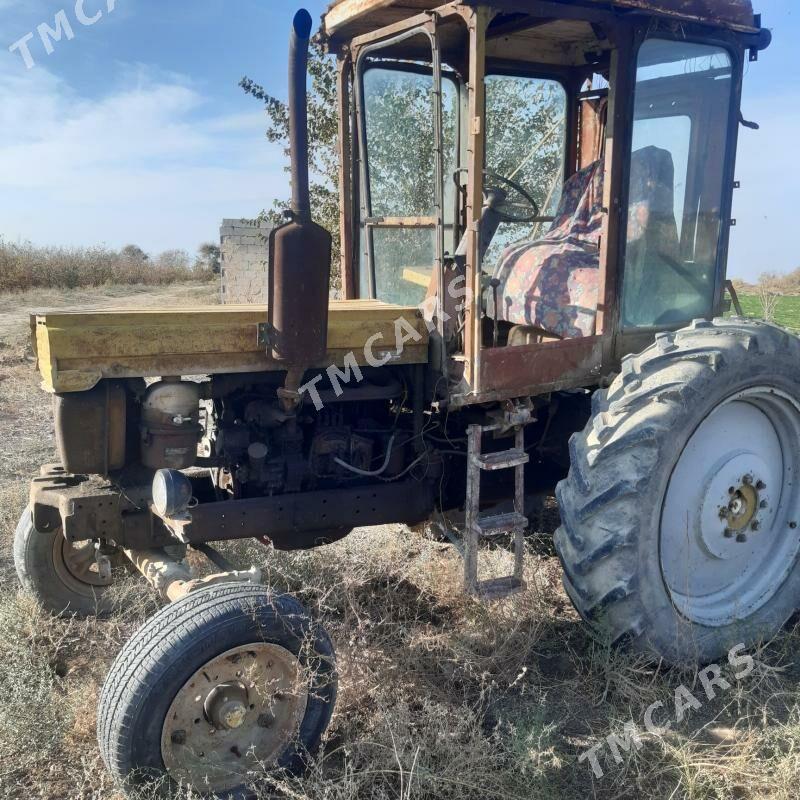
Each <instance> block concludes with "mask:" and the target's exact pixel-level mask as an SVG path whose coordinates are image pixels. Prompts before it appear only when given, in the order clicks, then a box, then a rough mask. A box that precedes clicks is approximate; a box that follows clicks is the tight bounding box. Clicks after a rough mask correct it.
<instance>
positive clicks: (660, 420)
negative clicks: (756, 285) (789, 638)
mask: <svg viewBox="0 0 800 800" xmlns="http://www.w3.org/2000/svg"><path fill="white" fill-rule="evenodd" d="M570 450H571V467H570V472H569V475H568V477H567V479H566V480H564V481H562V482H561V483H560V484H559V486H558V489H557V496H558V500H559V506H560V509H561V515H562V525H561V527H560V528H559V529H558V531H557V532H556V536H555V540H556V549H557V551H558V554H559V557H560V558H561V561H562V564H563V566H564V586H565V588H566V591H567V593H568V594H569V596H570V598H571V599H572V601H573V603H574V604H575V606H576V608H577V609H578V611H579V612H580V613H581V615H582V616H583V617H584V619H586V620H587V621H588V622H589V623H590V624H591V625H592V626H593V627H594V628H595V630H596V631H598V632H599V633H600V634H601V635H602V636H603V637H604V638H606V639H608V640H610V641H612V642H618V641H621V640H626V641H628V642H629V643H630V645H631V646H632V647H633V648H634V649H635V650H638V651H644V652H649V653H651V654H654V655H656V656H658V657H661V658H663V659H665V660H666V661H668V662H670V663H676V664H692V663H707V662H710V661H712V660H715V659H717V658H719V657H720V656H721V655H722V654H724V653H725V652H727V650H728V649H729V648H731V647H732V646H734V645H736V644H745V645H747V646H750V645H752V644H754V643H755V642H757V641H760V640H764V639H768V638H770V637H772V636H773V635H774V634H776V633H777V632H778V631H779V630H780V629H781V627H782V626H783V624H784V623H785V622H786V620H787V619H788V618H789V617H790V616H791V615H792V614H793V613H794V612H795V610H796V609H797V608H798V606H800V566H799V565H800V559H799V558H798V556H800V527H798V524H799V523H800V481H798V480H797V477H796V476H797V475H798V474H800V340H799V339H798V338H797V337H795V336H793V335H791V334H789V333H787V332H786V331H784V330H783V329H781V328H778V327H776V326H773V325H767V324H765V323H758V322H750V321H746V320H742V319H733V320H715V321H714V322H713V323H711V322H707V321H704V320H699V321H696V322H694V323H693V324H692V325H691V326H690V327H689V328H686V329H684V330H681V331H678V332H677V333H675V334H672V333H663V334H659V335H658V336H657V337H656V342H655V344H654V345H653V346H652V347H650V348H648V349H647V350H645V351H644V352H643V353H641V354H639V355H637V356H628V357H627V358H626V359H625V360H624V361H623V364H622V371H621V374H620V375H619V377H617V378H616V380H615V381H614V382H613V383H612V385H611V386H610V388H609V389H608V390H606V391H598V392H597V393H596V395H595V397H594V402H593V418H592V420H591V421H590V422H589V424H588V425H587V427H586V428H585V430H584V431H583V432H581V433H578V434H575V435H574V436H573V437H572V439H571V441H570Z"/></svg>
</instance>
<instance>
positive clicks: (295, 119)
mask: <svg viewBox="0 0 800 800" xmlns="http://www.w3.org/2000/svg"><path fill="white" fill-rule="evenodd" d="M311 25H312V22H311V14H309V13H308V11H306V10H305V9H304V8H301V9H300V11H298V12H297V13H296V14H295V15H294V20H293V22H292V33H291V36H290V37H289V150H290V154H291V160H292V213H293V214H294V216H295V219H298V218H299V219H303V220H307V219H311V198H310V196H309V187H308V99H307V97H306V74H307V73H308V48H309V44H310V41H311Z"/></svg>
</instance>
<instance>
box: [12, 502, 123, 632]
mask: <svg viewBox="0 0 800 800" xmlns="http://www.w3.org/2000/svg"><path fill="white" fill-rule="evenodd" d="M14 566H15V567H16V570H17V577H18V578H19V581H20V583H21V584H22V588H23V589H25V591H27V592H28V593H29V594H31V595H33V597H35V598H36V599H37V600H38V601H39V602H40V603H41V604H42V606H44V608H46V609H47V610H48V611H49V612H50V613H52V614H56V615H58V616H78V617H91V616H100V617H103V616H107V615H108V614H110V613H111V611H112V610H113V603H112V601H111V598H110V597H109V596H108V595H107V594H106V592H107V590H108V587H109V586H110V585H111V578H108V577H105V576H103V575H101V574H100V571H99V569H98V566H97V561H96V559H95V548H94V543H93V542H91V541H86V542H68V541H67V540H66V539H65V538H64V534H63V533H62V532H61V529H60V528H59V529H58V530H54V531H48V532H42V531H37V530H36V529H35V528H34V527H33V520H32V518H31V513H30V511H29V510H27V509H26V510H25V512H24V513H23V514H22V517H21V518H20V520H19V523H18V525H17V530H16V532H15V534H14Z"/></svg>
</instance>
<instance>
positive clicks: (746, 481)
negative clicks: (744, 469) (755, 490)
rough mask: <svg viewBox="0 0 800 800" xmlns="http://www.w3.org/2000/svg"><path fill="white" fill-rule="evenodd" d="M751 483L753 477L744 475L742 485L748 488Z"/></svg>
mask: <svg viewBox="0 0 800 800" xmlns="http://www.w3.org/2000/svg"><path fill="white" fill-rule="evenodd" d="M752 482H753V476H752V475H745V476H743V477H742V483H743V484H744V485H745V486H750V484H751V483H752Z"/></svg>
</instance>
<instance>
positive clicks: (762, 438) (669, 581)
mask: <svg viewBox="0 0 800 800" xmlns="http://www.w3.org/2000/svg"><path fill="white" fill-rule="evenodd" d="M798 437H800V406H798V403H797V402H796V401H795V400H793V399H792V398H791V397H789V396H788V395H786V394H784V393H782V392H779V391H777V390H775V389H771V388H768V387H757V388H753V389H748V390H747V391H744V392H741V393H739V394H737V395H735V396H733V397H731V398H729V399H728V400H727V401H726V402H725V403H724V404H722V405H721V406H719V407H718V408H717V409H716V410H715V411H713V412H712V413H711V414H710V415H709V416H708V417H706V419H705V420H704V421H703V422H702V423H701V424H700V426H699V427H698V428H697V430H696V431H695V432H694V434H693V435H692V437H691V438H690V439H689V441H688V443H687V444H686V447H685V448H684V450H683V452H682V453H681V456H680V458H679V460H678V463H677V464H676V466H675V469H674V471H673V473H672V476H671V478H670V482H669V486H668V488H667V493H666V496H665V500H664V505H663V509H662V514H661V535H660V558H661V570H662V574H663V577H664V581H665V583H666V586H667V589H668V590H669V593H670V595H671V598H672V602H673V604H674V605H675V607H676V608H677V609H678V610H679V611H680V612H681V613H682V614H683V615H684V616H685V617H687V618H688V619H690V620H691V621H693V622H697V623H700V624H703V625H707V626H713V627H719V626H722V625H728V624H731V623H732V622H736V621H741V620H744V619H747V618H748V617H750V616H751V615H752V614H754V613H755V612H756V611H758V609H760V608H761V607H762V606H763V605H764V604H766V603H767V602H768V601H769V600H770V599H771V598H772V597H773V596H774V595H775V593H776V592H777V591H778V589H779V588H780V586H781V585H782V584H783V581H784V580H785V579H786V577H787V575H788V574H789V572H790V571H791V570H792V568H793V566H794V563H795V560H796V558H797V555H798V549H799V548H800V529H799V528H798V486H797V482H796V480H795V476H796V475H797V474H798V468H800V457H799V456H798V447H797V442H798Z"/></svg>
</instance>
